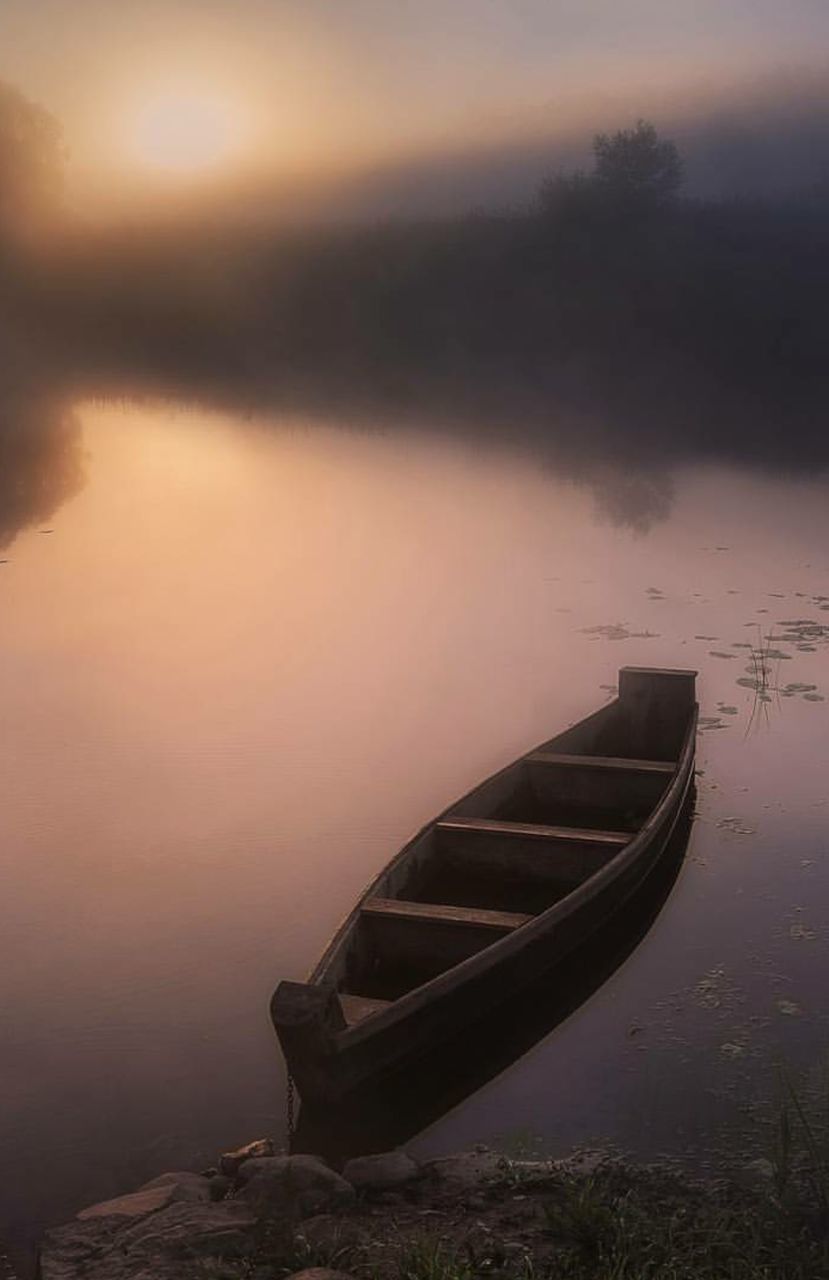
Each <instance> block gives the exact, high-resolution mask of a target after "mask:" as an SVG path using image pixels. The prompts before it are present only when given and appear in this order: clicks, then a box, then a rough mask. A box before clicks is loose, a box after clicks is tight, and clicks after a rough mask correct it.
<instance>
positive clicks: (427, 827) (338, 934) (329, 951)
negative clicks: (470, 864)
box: [306, 697, 627, 1003]
mask: <svg viewBox="0 0 829 1280" xmlns="http://www.w3.org/2000/svg"><path fill="white" fill-rule="evenodd" d="M619 702H620V699H619V698H618V697H616V698H614V699H613V700H612V701H611V702H608V703H606V704H605V706H603V707H598V708H597V709H596V710H595V711H591V712H590V713H589V714H588V715H586V716H583V717H582V718H581V720H574V721H573V723H572V724H570V725H568V726H567V728H566V729H562V730H561V733H557V734H555V735H554V737H553V738H545V739H544V741H543V742H540V743H538V745H537V746H534V747H531V748H530V750H529V751H525V752H524V753H523V754H522V755H520V756H513V758H512V759H511V760H509V761H508V762H507V763H506V764H504V765H501V767H500V769H496V770H495V772H494V773H490V774H489V775H488V776H487V777H486V778H483V779H482V780H481V781H480V782H476V783H475V785H474V786H473V787H470V788H469V790H468V791H464V792H463V794H462V795H459V796H456V797H455V799H454V800H450V802H449V804H448V805H447V806H446V808H445V809H442V810H441V811H440V813H438V814H437V815H436V816H435V817H433V818H430V819H429V821H428V822H424V824H423V826H422V827H420V828H418V830H417V831H416V832H415V833H414V835H412V836H410V837H409V839H408V840H407V841H406V842H405V844H403V845H402V846H401V848H400V849H398V851H397V853H396V854H395V855H394V857H393V858H391V859H390V861H389V862H386V863H384V865H383V866H382V867H381V868H380V870H379V871H378V872H377V874H376V875H375V876H374V877H373V878H372V879H371V880H370V881H369V883H368V885H367V886H366V888H365V889H364V890H363V892H362V893H361V894H360V895H359V897H358V898H357V901H356V903H355V905H354V906H353V907H352V908H351V910H350V911H349V912H348V914H347V915H346V916H345V917H344V918H343V920H342V921H341V922H340V924H339V925H338V926H337V928H336V929H335V930H334V933H333V934H332V936H331V939H330V941H329V942H328V945H327V946H326V948H325V950H324V951H323V953H322V955H321V956H320V958H319V960H318V961H317V963H316V964H315V965H314V968H313V969H312V970H311V973H310V975H309V976H308V978H307V979H306V982H307V984H308V985H309V986H316V985H319V984H320V983H322V982H324V981H325V976H326V972H327V970H328V969H329V968H330V966H331V963H332V961H333V960H334V958H335V956H336V954H337V952H338V950H339V948H340V945H341V944H342V943H343V942H344V941H345V939H346V938H347V936H348V934H349V933H350V932H351V930H352V929H353V928H354V926H355V925H356V924H357V921H358V920H359V917H360V911H361V909H362V906H363V903H364V902H365V900H366V898H368V897H370V896H371V894H372V892H373V890H374V889H376V888H377V886H378V885H379V884H380V882H381V881H382V880H383V879H384V877H385V876H387V875H388V874H390V873H391V872H392V871H394V870H395V869H396V868H397V867H399V866H401V865H402V863H403V862H405V861H406V860H407V859H408V858H409V857H410V856H411V853H412V851H413V849H414V846H415V845H416V844H417V843H418V841H419V840H422V839H423V837H424V836H426V835H428V834H429V832H430V831H431V830H432V828H433V827H436V826H437V824H438V823H439V822H443V820H444V819H445V818H449V817H451V815H452V811H453V810H454V809H457V807H458V805H459V804H463V803H464V801H465V800H469V799H471V797H472V796H474V795H475V793H476V792H477V791H482V790H483V788H484V787H488V786H489V785H490V783H492V782H496V781H497V780H498V778H501V777H503V776H504V774H506V773H508V772H509V771H510V769H514V768H515V767H516V765H519V764H521V763H522V762H523V761H524V760H526V759H527V758H528V757H529V756H531V755H534V754H535V753H536V752H538V751H540V750H541V748H542V747H544V746H545V745H546V744H547V743H548V742H552V741H555V739H556V738H560V737H562V736H563V735H564V734H565V733H570V732H571V731H572V730H573V729H580V728H581V727H582V726H584V725H589V724H590V722H591V720H598V719H599V718H600V717H602V716H607V714H608V713H609V712H610V711H611V709H612V708H613V707H614V706H616V705H617V704H618V703H619ZM625 847H627V846H625ZM456 967H457V966H454V965H453V968H456ZM438 976H440V975H438ZM432 981H434V979H432ZM413 990H420V988H419V987H417V988H413ZM407 994H409V993H408V992H407ZM399 999H401V1000H402V999H404V997H403V996H400V997H399ZM393 1003H396V1001H395V1002H393Z"/></svg>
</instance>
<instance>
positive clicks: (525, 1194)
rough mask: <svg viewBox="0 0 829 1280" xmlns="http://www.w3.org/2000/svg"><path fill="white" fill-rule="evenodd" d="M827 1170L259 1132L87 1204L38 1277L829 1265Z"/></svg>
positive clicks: (771, 1273)
mask: <svg viewBox="0 0 829 1280" xmlns="http://www.w3.org/2000/svg"><path fill="white" fill-rule="evenodd" d="M813 1173H814V1171H813V1170H810V1169H809V1168H808V1167H805V1166H804V1167H799V1168H798V1167H790V1168H788V1169H784V1167H783V1165H782V1164H781V1163H780V1162H779V1161H778V1162H777V1163H774V1162H772V1161H771V1160H767V1159H762V1158H761V1159H756V1160H753V1161H751V1162H749V1163H748V1164H746V1165H744V1166H743V1168H742V1170H741V1171H739V1176H738V1177H736V1178H735V1177H733V1176H732V1177H730V1178H729V1177H726V1176H714V1177H710V1178H708V1179H706V1180H702V1179H698V1178H692V1177H690V1176H688V1175H687V1174H679V1173H677V1172H676V1170H675V1169H672V1168H670V1167H669V1166H668V1165H667V1163H661V1164H649V1165H636V1164H633V1163H627V1162H625V1161H622V1160H619V1159H615V1158H611V1157H610V1156H608V1155H607V1153H605V1152H601V1151H597V1152H577V1153H574V1154H573V1155H571V1156H569V1157H567V1158H565V1159H561V1160H511V1159H509V1158H508V1157H506V1156H504V1155H502V1154H500V1153H499V1152H497V1151H493V1150H492V1149H490V1148H488V1147H484V1146H479V1147H477V1148H475V1149H474V1150H473V1151H469V1152H461V1153H458V1154H455V1155H449V1156H442V1157H439V1158H437V1159H432V1160H427V1161H423V1162H419V1161H417V1160H416V1159H414V1158H413V1157H412V1156H411V1155H409V1154H408V1153H407V1152H406V1151H404V1150H396V1151H391V1152H386V1153H383V1154H380V1155H371V1156H360V1157H356V1158H354V1159H352V1160H350V1161H348V1162H347V1163H346V1165H345V1166H344V1168H343V1170H342V1173H337V1172H335V1170H334V1169H332V1168H331V1167H330V1166H329V1165H327V1164H326V1163H325V1162H324V1161H323V1160H321V1159H320V1158H319V1157H316V1156H312V1155H293V1156H288V1155H284V1154H275V1153H274V1147H273V1144H272V1143H271V1142H270V1140H268V1139H260V1140H257V1141H256V1142H253V1143H249V1144H248V1145H247V1146H246V1147H243V1148H240V1149H238V1150H237V1151H235V1152H228V1153H225V1154H224V1155H223V1156H221V1157H220V1158H219V1160H218V1162H217V1164H216V1165H215V1166H212V1167H211V1168H209V1169H206V1170H204V1171H203V1172H201V1173H193V1172H169V1173H165V1174H161V1175H160V1176H159V1177H157V1178H155V1179H153V1180H151V1181H150V1182H148V1183H146V1184H144V1186H142V1187H140V1188H138V1189H136V1190H134V1191H131V1192H127V1193H126V1194H124V1195H121V1196H118V1197H116V1198H114V1199H112V1200H108V1201H103V1202H101V1203H99V1204H96V1205H91V1206H89V1207H88V1208H86V1209H82V1210H81V1211H80V1212H79V1213H78V1215H77V1216H76V1218H75V1220H74V1221H73V1222H70V1223H67V1224H65V1225H64V1226H60V1227H55V1228H52V1229H51V1230H50V1231H48V1232H47V1233H46V1235H45V1237H44V1239H43V1242H42V1245H41V1250H40V1254H39V1258H38V1262H37V1269H36V1276H37V1277H38V1280H283V1278H284V1277H287V1276H292V1275H295V1274H297V1273H301V1272H305V1271H309V1270H313V1271H314V1272H316V1273H317V1274H315V1275H314V1276H308V1277H306V1280H336V1277H335V1276H334V1275H333V1274H332V1272H336V1273H338V1275H339V1276H341V1277H342V1276H346V1277H347V1276H352V1277H357V1278H358V1280H360V1278H362V1277H366V1278H367V1280H368V1278H370V1280H397V1278H398V1277H401V1278H403V1280H473V1277H477V1276H490V1275H491V1276H493V1277H500V1278H502V1280H528V1278H531V1277H533V1276H536V1275H543V1276H550V1277H553V1276H555V1277H558V1276H562V1277H567V1280H570V1278H572V1280H590V1278H591V1277H594V1276H595V1277H596V1280H604V1278H605V1277H609V1276H613V1277H614V1278H615V1277H620V1278H624V1280H635V1277H638V1276H639V1275H640V1274H643V1275H645V1274H646V1275H647V1276H648V1277H654V1280H656V1278H657V1277H660V1276H663V1275H664V1276H665V1277H668V1276H671V1277H675V1276H676V1277H686V1276H687V1277H696V1276H699V1277H700V1278H709V1277H710V1280H720V1277H722V1276H729V1277H732V1276H733V1277H739V1278H742V1277H743V1276H745V1277H746V1280H748V1278H749V1277H752V1280H754V1278H755V1277H756V1280H762V1278H764V1277H768V1280H789V1278H791V1280H824V1278H825V1276H826V1275H827V1274H829V1214H828V1213H827V1212H826V1210H827V1205H826V1202H825V1200H824V1202H823V1203H821V1202H820V1197H819V1195H817V1190H818V1187H817V1184H816V1183H815V1182H814V1179H813V1177H812V1174H813ZM825 1191H826V1188H825V1186H824V1194H825ZM614 1268H615V1269H614ZM729 1268H730V1269H729ZM747 1268H748V1269H747ZM320 1269H322V1271H324V1272H326V1273H327V1274H326V1275H322V1274H320Z"/></svg>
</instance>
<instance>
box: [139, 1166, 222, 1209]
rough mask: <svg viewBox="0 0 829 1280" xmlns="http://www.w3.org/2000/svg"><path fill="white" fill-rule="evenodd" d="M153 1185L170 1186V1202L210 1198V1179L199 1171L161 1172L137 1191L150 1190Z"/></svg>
mask: <svg viewBox="0 0 829 1280" xmlns="http://www.w3.org/2000/svg"><path fill="white" fill-rule="evenodd" d="M155 1187H170V1188H172V1193H173V1194H172V1200H171V1203H177V1202H178V1201H181V1200H191V1201H194V1200H195V1201H199V1200H209V1199H210V1198H211V1195H210V1188H211V1180H210V1179H209V1178H205V1177H204V1176H203V1175H202V1174H201V1173H187V1172H184V1171H182V1172H175V1173H161V1174H159V1176H158V1177H157V1178H153V1179H152V1181H151V1182H145V1183H144V1185H143V1187H139V1188H138V1189H139V1191H150V1190H152V1189H153V1188H155Z"/></svg>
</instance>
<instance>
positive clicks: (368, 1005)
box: [337, 991, 392, 1027]
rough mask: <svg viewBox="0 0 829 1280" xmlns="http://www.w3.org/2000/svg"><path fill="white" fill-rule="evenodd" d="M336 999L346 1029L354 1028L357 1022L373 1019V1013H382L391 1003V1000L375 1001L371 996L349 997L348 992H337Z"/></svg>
mask: <svg viewBox="0 0 829 1280" xmlns="http://www.w3.org/2000/svg"><path fill="white" fill-rule="evenodd" d="M337 999H338V1000H339V1002H340V1008H341V1009H342V1011H343V1017H344V1018H345V1025H346V1026H347V1027H356V1026H357V1024H358V1023H359V1022H365V1020H366V1018H371V1017H373V1016H374V1014H375V1013H382V1012H383V1010H384V1009H388V1007H389V1005H390V1004H391V1003H392V1002H391V1000H375V999H374V998H373V997H371V996H355V995H351V994H350V993H349V992H348V991H340V992H338V993H337Z"/></svg>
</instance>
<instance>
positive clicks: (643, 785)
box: [510, 751, 676, 827]
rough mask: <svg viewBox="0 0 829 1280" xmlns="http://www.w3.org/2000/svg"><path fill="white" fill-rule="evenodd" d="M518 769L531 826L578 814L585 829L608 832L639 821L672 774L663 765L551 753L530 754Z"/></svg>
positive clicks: (667, 765) (673, 768) (666, 762)
mask: <svg viewBox="0 0 829 1280" xmlns="http://www.w3.org/2000/svg"><path fill="white" fill-rule="evenodd" d="M523 768H524V775H525V778H526V781H527V784H528V792H529V797H530V802H531V805H532V812H533V816H534V817H535V818H536V821H538V820H540V821H542V822H544V821H551V822H555V821H556V816H555V815H556V813H557V812H560V815H561V816H560V819H559V820H560V821H563V822H567V821H569V816H568V815H569V814H571V813H573V814H575V813H579V814H582V815H584V821H585V824H586V825H590V826H597V827H599V826H608V827H613V826H614V820H615V822H616V823H618V824H619V825H620V826H624V827H627V826H629V825H631V823H633V824H635V822H636V820H637V819H640V820H641V819H642V818H644V816H645V815H646V814H648V813H650V811H651V810H652V809H653V807H654V805H655V804H657V803H658V801H659V798H660V796H661V795H662V793H663V792H664V790H665V788H666V787H667V786H668V784H669V783H670V780H671V777H672V776H673V774H674V773H675V772H676V764H674V763H672V762H671V761H669V760H632V759H631V760H629V759H626V758H625V757H623V756H578V755H566V754H560V753H559V752H557V751H533V752H532V754H531V755H528V756H526V757H525V758H524V762H523ZM593 815H595V816H593ZM510 816H512V815H510ZM528 816H529V814H528ZM581 822H582V819H581V818H579V825H581Z"/></svg>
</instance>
